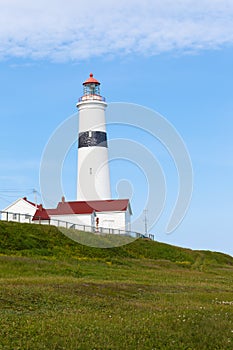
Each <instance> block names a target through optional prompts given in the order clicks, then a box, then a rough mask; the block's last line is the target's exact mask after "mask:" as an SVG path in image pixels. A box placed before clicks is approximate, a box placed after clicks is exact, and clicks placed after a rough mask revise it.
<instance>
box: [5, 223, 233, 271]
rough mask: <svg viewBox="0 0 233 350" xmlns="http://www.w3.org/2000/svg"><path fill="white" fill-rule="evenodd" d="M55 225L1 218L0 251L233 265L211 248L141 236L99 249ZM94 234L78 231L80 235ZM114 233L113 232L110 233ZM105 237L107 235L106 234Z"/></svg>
mask: <svg viewBox="0 0 233 350" xmlns="http://www.w3.org/2000/svg"><path fill="white" fill-rule="evenodd" d="M66 235H67V236H69V235H70V230H65V229H63V234H62V232H61V231H60V230H59V229H57V228H56V227H54V226H43V225H30V224H19V223H13V222H3V221H2V222H1V221H0V254H6V255H12V254H14V255H20V256H31V257H33V256H44V257H46V256H47V257H49V256H53V257H57V258H95V259H100V260H101V259H105V260H111V259H113V260H114V259H115V261H117V260H119V261H120V260H121V259H122V258H133V259H144V258H146V259H155V260H163V261H170V262H173V263H176V264H179V265H180V266H184V267H192V268H201V267H208V266H218V265H220V266H221V265H231V266H233V257H231V256H229V255H226V254H223V253H217V252H211V251H194V250H191V249H185V248H180V247H175V246H172V245H169V244H164V243H160V242H153V241H151V240H146V239H138V240H136V241H134V242H132V243H130V244H127V245H124V246H121V247H117V248H108V249H100V248H93V247H89V246H85V245H82V244H80V243H77V242H74V241H73V240H71V239H69V238H68V237H67V236H66ZM82 235H83V236H90V237H93V236H95V235H94V234H92V233H86V232H79V237H80V241H81V237H82ZM111 237H112V235H111ZM102 239H103V240H104V239H106V240H107V239H108V238H105V237H103V238H102Z"/></svg>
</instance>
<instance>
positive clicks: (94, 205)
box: [33, 199, 131, 221]
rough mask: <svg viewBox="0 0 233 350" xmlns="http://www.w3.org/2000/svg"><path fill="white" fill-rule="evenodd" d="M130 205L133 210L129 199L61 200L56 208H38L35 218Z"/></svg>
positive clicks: (121, 207) (98, 210)
mask: <svg viewBox="0 0 233 350" xmlns="http://www.w3.org/2000/svg"><path fill="white" fill-rule="evenodd" d="M128 207H129V210H130V212H131V209H130V205H129V200H128V199H113V200H99V201H76V202H59V203H58V206H57V208H56V209H44V208H40V209H38V210H37V211H36V213H35V215H34V217H33V220H34V221H35V220H38V219H39V218H40V220H49V219H50V217H51V216H53V215H72V214H92V213H93V212H94V211H95V212H97V213H98V212H108V211H126V210H127V208H128Z"/></svg>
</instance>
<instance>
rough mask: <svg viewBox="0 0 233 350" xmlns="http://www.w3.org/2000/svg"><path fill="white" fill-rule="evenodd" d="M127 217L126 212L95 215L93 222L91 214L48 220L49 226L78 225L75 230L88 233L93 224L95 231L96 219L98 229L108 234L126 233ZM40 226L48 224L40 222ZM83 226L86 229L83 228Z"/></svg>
mask: <svg viewBox="0 0 233 350" xmlns="http://www.w3.org/2000/svg"><path fill="white" fill-rule="evenodd" d="M128 216H130V215H129V213H128V214H127V212H122V211H120V212H100V213H96V216H95V218H94V220H93V215H92V214H85V215H81V214H72V215H52V216H51V220H50V225H54V226H60V227H67V228H69V227H70V226H71V225H69V224H68V226H67V224H66V223H71V224H76V225H78V227H76V228H77V229H80V230H84V231H85V230H86V231H88V227H89V228H90V231H91V230H92V229H91V227H93V223H94V227H95V229H96V218H99V225H98V226H99V228H101V227H104V228H106V230H104V231H103V233H109V229H110V230H111V229H114V230H122V231H124V230H127V231H128V228H129V224H128V221H127V220H129V218H127V217H128ZM58 221H59V222H58ZM37 223H38V222H37ZM41 224H46V225H48V224H49V222H48V221H47V220H46V221H45V220H41ZM84 226H86V227H85V228H84ZM87 226H88V227H87ZM111 233H112V232H111ZM115 233H117V232H115Z"/></svg>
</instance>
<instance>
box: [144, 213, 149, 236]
mask: <svg viewBox="0 0 233 350" xmlns="http://www.w3.org/2000/svg"><path fill="white" fill-rule="evenodd" d="M147 213H148V210H147V209H145V210H144V223H145V236H147V233H148V229H147V223H148V220H147Z"/></svg>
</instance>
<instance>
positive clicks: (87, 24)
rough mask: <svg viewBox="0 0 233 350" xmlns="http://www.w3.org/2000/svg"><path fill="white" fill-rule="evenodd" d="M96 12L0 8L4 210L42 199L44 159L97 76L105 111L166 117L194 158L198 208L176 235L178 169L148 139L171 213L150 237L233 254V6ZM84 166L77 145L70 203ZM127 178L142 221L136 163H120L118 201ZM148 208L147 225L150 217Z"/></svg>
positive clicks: (71, 160) (128, 133) (68, 179)
mask: <svg viewBox="0 0 233 350" xmlns="http://www.w3.org/2000/svg"><path fill="white" fill-rule="evenodd" d="M88 4H89V5H88V6H87V5H85V4H83V3H82V4H81V3H79V2H77V1H75V2H74V1H70V3H69V6H65V5H64V3H63V2H61V1H55V0H54V1H51V2H50V4H49V5H48V4H46V3H45V1H41V2H40V4H34V3H31V2H29V1H27V0H24V1H21V0H20V1H17V2H16V1H13V0H12V1H10V2H9V1H7V2H6V1H2V5H1V7H2V10H1V14H0V20H1V30H0V59H1V61H0V77H1V79H0V91H1V104H0V115H1V128H0V140H1V148H0V159H1V161H0V207H1V208H4V207H6V206H7V205H8V203H9V202H11V201H13V200H14V199H16V198H17V197H20V196H24V195H27V196H28V197H29V198H31V199H33V195H32V189H33V188H36V189H37V190H38V191H40V187H39V168H40V159H41V156H42V153H43V149H44V147H45V145H46V143H47V141H48V140H49V138H50V136H51V134H52V133H53V132H54V130H55V129H56V128H57V127H58V126H59V124H60V123H62V122H63V121H64V120H65V119H66V118H68V117H69V116H70V115H72V114H73V113H75V112H76V107H75V104H76V102H77V99H78V97H80V96H81V94H82V85H81V84H82V82H83V81H84V80H85V79H86V78H87V77H88V75H89V73H90V72H91V71H92V72H93V73H94V75H95V77H96V78H97V79H99V80H100V81H101V83H102V85H101V92H102V94H103V95H104V96H105V97H106V98H107V101H108V102H131V103H136V104H139V105H143V106H146V107H149V108H151V109H153V110H155V111H157V112H159V113H160V114H162V115H163V116H164V117H165V118H167V119H168V120H169V122H171V123H172V124H173V126H174V127H175V128H176V130H177V131H178V132H179V133H180V135H181V136H182V138H183V140H184V142H185V144H186V146H187V148H188V150H189V153H190V156H191V159H192V164H193V172H194V188H193V197H192V201H191V204H190V208H189V211H188V213H187V215H186V216H185V218H184V220H183V222H182V223H181V225H180V226H179V227H178V228H177V230H176V231H175V232H173V233H172V234H170V235H167V234H166V233H165V226H166V223H167V221H168V218H169V216H170V214H171V209H172V205H173V204H174V200H175V198H176V194H177V190H178V182H177V174H176V169H175V166H174V164H173V163H172V160H171V159H170V157H169V155H168V154H167V152H166V151H165V150H164V148H163V146H162V145H161V144H159V142H156V141H155V140H150V138H149V136H148V137H146V136H143V137H144V138H143V139H142V140H141V141H142V143H143V144H145V145H146V147H147V148H148V149H150V148H151V151H152V153H153V154H154V155H155V156H156V157H157V159H159V161H160V163H161V166H162V168H163V171H164V173H165V177H166V181H167V201H166V205H165V208H164V212H163V214H162V216H161V218H160V220H159V221H158V223H157V224H156V225H155V226H154V227H152V228H151V232H153V233H155V234H156V237H157V239H158V240H160V241H163V242H168V243H171V244H175V245H180V246H186V247H190V248H194V249H210V250H217V251H223V252H226V253H230V254H231V255H233V238H232V234H233V232H232V231H233V229H232V227H233V219H232V218H233V215H232V212H233V204H232V197H233V196H232V194H233V185H232V179H233V161H232V153H233V152H232V151H233V138H232V129H233V128H232V127H233V118H232V116H233V93H232V91H233V65H232V61H233V45H232V44H233V25H232V15H233V5H232V2H230V1H223V0H222V1H218V0H215V1H213V0H212V1H208V0H205V1H202V2H200V3H199V2H195V1H192V0H189V1H182V0H180V1H178V2H176V4H175V5H174V2H172V1H168V0H166V1H163V2H162V1H153V2H152V1H150V0H148V1H145V2H143V3H142V2H141V1H140V2H139V1H128V2H127V5H125V4H124V3H123V2H121V1H118V2H117V3H115V2H112V1H109V2H108V3H107V4H106V2H104V1H100V2H98V7H97V5H96V4H95V2H92V1H91V2H90V3H88ZM81 6H82V11H80V8H81ZM45 8H46V11H45ZM108 132H109V137H110V138H111V137H116V136H118V133H119V134H120V135H119V137H123V138H126V137H127V138H130V139H133V140H136V141H138V140H139V139H140V136H137V135H136V134H135V132H133V131H132V130H127V129H126V128H125V129H124V128H118V129H117V128H115V129H114V128H110V129H109V130H108ZM76 165H77V164H76V146H75V145H74V146H73V147H72V148H71V150H70V153H69V155H68V157H67V159H66V160H65V165H64V174H63V186H64V191H65V195H66V198H67V199H70V200H73V199H75V192H76ZM122 178H127V179H128V181H129V183H131V184H132V187H133V198H132V206H133V211H134V213H135V214H137V213H139V212H140V211H143V209H144V205H145V202H146V198H145V197H146V196H145V193H146V191H147V188H146V182H145V179H144V178H143V174H142V173H141V172H140V170H139V169H136V168H134V167H133V166H132V165H131V164H129V163H128V164H124V165H123V164H122V163H119V164H117V162H115V163H114V162H112V164H111V181H112V192H113V194H114V195H115V196H117V192H116V191H115V186H116V183H117V182H118V181H119V180H120V179H122ZM39 199H40V198H39ZM147 209H148V219H149V223H150V215H152V214H151V213H152V212H153V208H147ZM143 225H144V224H143V222H142V223H141V226H140V227H138V229H140V230H143V229H144V226H143Z"/></svg>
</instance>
